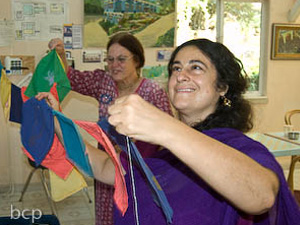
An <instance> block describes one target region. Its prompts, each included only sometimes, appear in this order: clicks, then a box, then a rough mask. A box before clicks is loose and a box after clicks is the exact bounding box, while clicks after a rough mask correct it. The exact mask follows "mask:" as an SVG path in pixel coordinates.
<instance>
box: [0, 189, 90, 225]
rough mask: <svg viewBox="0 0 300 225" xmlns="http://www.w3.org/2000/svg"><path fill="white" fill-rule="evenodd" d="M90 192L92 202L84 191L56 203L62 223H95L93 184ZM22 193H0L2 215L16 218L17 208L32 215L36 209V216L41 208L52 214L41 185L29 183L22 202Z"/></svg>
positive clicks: (64, 224) (77, 224) (73, 224)
mask: <svg viewBox="0 0 300 225" xmlns="http://www.w3.org/2000/svg"><path fill="white" fill-rule="evenodd" d="M88 192H89V196H90V198H91V199H92V202H91V203H89V200H88V198H87V196H86V193H85V192H83V191H79V192H77V193H75V194H74V195H72V196H70V197H68V198H66V199H64V200H62V201H60V202H56V203H55V207H56V210H57V217H58V219H59V221H60V224H61V225H94V224H95V216H94V215H95V213H94V188H93V185H91V186H89V187H88ZM20 195H21V193H20V192H15V193H2V194H0V217H1V216H9V217H11V216H13V218H16V217H17V216H18V212H17V210H19V211H20V212H22V211H25V210H26V212H28V213H27V215H31V214H32V211H33V210H34V211H35V212H36V214H35V215H36V217H38V215H39V212H38V210H41V211H42V214H43V215H46V214H51V208H50V205H49V202H48V201H47V197H46V194H45V192H44V190H43V189H42V186H41V185H39V184H36V185H29V187H28V190H27V191H26V193H25V195H24V198H23V201H22V202H19V198H20Z"/></svg>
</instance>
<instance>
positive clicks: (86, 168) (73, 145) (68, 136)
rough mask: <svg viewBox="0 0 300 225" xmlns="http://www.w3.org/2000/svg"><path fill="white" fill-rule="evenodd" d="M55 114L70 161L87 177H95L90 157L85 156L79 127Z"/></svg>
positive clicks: (63, 116)
mask: <svg viewBox="0 0 300 225" xmlns="http://www.w3.org/2000/svg"><path fill="white" fill-rule="evenodd" d="M53 114H54V115H55V116H56V118H57V119H58V121H59V124H60V128H61V131H62V135H63V139H64V145H65V150H66V153H67V157H68V159H69V160H70V161H71V162H72V163H73V164H74V165H76V167H78V169H80V170H81V171H82V172H84V173H85V174H86V175H88V176H90V177H93V171H92V167H91V165H90V162H89V159H88V155H87V154H85V145H84V143H83V140H82V137H81V135H80V133H79V131H78V129H77V126H76V125H75V124H74V122H73V121H72V120H71V119H69V118H67V117H66V116H65V115H63V114H62V113H60V112H58V111H55V110H53Z"/></svg>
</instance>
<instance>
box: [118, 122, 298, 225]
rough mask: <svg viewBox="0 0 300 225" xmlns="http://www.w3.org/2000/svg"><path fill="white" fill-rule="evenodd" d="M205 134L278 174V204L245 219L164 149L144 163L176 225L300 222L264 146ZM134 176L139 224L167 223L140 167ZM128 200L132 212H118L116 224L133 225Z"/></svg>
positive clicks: (238, 136) (230, 135)
mask: <svg viewBox="0 0 300 225" xmlns="http://www.w3.org/2000/svg"><path fill="white" fill-rule="evenodd" d="M203 133H204V134H206V135H208V136H210V137H212V138H214V139H216V140H218V141H220V142H222V143H224V144H227V145H229V146H231V147H233V148H235V149H238V150H239V151H241V152H242V153H243V154H246V155H248V156H249V157H251V158H252V159H254V160H255V161H257V162H258V163H260V164H261V165H262V166H264V167H267V168H269V169H271V170H272V171H274V172H275V173H276V174H277V176H278V178H279V180H280V189H279V193H278V196H277V200H276V203H275V205H274V206H273V207H272V209H271V210H269V211H268V212H267V213H264V214H262V215H259V216H251V215H244V214H242V213H241V212H240V211H239V210H237V209H236V208H235V207H234V206H233V205H231V204H230V202H228V201H227V200H226V199H224V198H223V197H222V196H221V195H219V194H218V193H216V192H215V191H214V190H213V189H212V188H211V187H210V186H208V185H207V184H206V183H205V182H204V181H203V180H202V179H201V178H199V176H198V175H196V174H195V173H194V172H193V171H192V170H191V169H189V168H188V167H187V166H186V165H185V164H184V163H182V162H181V161H180V160H178V158H177V157H175V156H174V155H173V154H172V153H171V152H169V151H168V150H163V151H160V152H158V153H157V154H156V155H155V156H153V157H151V158H146V159H145V162H146V163H147V165H148V166H149V168H150V169H151V171H152V172H153V174H154V175H155V176H156V177H157V179H158V182H159V183H160V184H161V187H162V189H163V190H164V192H165V193H166V196H167V198H168V200H169V202H170V205H171V207H172V208H173V210H174V217H173V222H172V225H194V224H201V225H212V224H216V225H237V224H245V223H244V222H247V223H246V224H252V225H294V224H298V223H299V221H300V211H299V206H298V205H297V203H296V201H295V198H294V197H293V195H292V193H291V192H290V190H289V188H288V185H287V183H286V180H285V177H284V174H283V171H282V169H281V167H280V165H279V164H278V162H277V161H276V159H275V158H274V156H273V155H272V154H271V153H270V152H269V151H268V150H267V149H266V148H265V147H264V146H263V145H261V144H260V143H259V142H256V141H254V140H252V139H250V138H248V137H247V136H245V135H244V134H242V133H241V132H239V131H236V130H234V129H229V128H218V129H211V130H208V131H204V132H203ZM134 172H135V175H136V176H135V183H136V195H137V201H138V212H139V222H140V224H143V225H152V224H166V220H165V218H164V216H163V214H162V213H161V211H160V209H159V208H158V207H157V206H156V204H155V203H154V202H153V201H152V198H151V191H150V190H149V187H148V185H146V184H145V182H144V179H145V178H144V176H143V174H141V173H139V170H138V169H137V168H135V169H134ZM125 179H126V184H127V188H129V187H130V185H131V184H130V179H129V177H128V175H126V176H125ZM128 199H129V206H128V211H127V213H126V214H125V216H124V217H122V216H121V215H120V214H119V212H118V211H116V210H114V222H115V224H118V225H122V224H135V218H134V212H133V202H132V196H131V193H130V192H129V198H128ZM247 220H248V221H247ZM242 222H243V223H242Z"/></svg>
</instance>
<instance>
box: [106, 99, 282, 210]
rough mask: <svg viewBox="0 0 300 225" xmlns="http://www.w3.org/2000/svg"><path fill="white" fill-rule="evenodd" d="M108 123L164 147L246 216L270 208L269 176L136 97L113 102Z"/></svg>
mask: <svg viewBox="0 0 300 225" xmlns="http://www.w3.org/2000/svg"><path fill="white" fill-rule="evenodd" d="M109 113H110V114H111V116H110V117H109V122H110V123H111V124H112V125H114V126H115V127H116V129H117V131H118V132H120V133H122V134H124V135H128V136H130V137H132V138H135V139H137V140H142V141H146V142H151V143H155V144H158V145H162V146H164V147H166V148H168V149H169V150H170V151H171V152H172V153H173V154H175V155H176V156H177V157H178V158H179V159H180V160H181V161H183V162H184V163H185V164H186V165H187V166H189V167H190V168H191V169H192V170H193V171H194V172H195V173H196V174H198V175H199V177H201V178H202V179H203V180H205V181H206V182H207V183H208V184H209V185H210V186H211V187H212V188H213V189H214V190H215V191H217V192H218V193H220V194H221V195H222V196H224V197H225V198H226V199H227V200H228V201H229V202H231V203H232V204H233V205H235V206H236V207H237V208H238V209H240V210H242V211H244V212H245V213H248V214H254V215H255V214H261V213H263V212H265V211H267V210H268V209H269V208H270V207H272V205H273V204H274V201H275V198H276V195H277V192H278V189H279V181H278V178H277V176H276V174H275V173H274V172H272V171H271V170H269V169H267V168H265V167H263V166H261V165H260V164H258V163H257V162H256V161H254V160H253V159H251V158H250V157H248V156H246V155H245V154H243V153H241V152H239V151H238V150H236V149H234V148H231V147H230V146H227V145H225V144H223V143H221V142H219V141H217V140H215V139H213V138H210V137H208V136H206V135H204V134H202V133H201V132H198V131H196V130H195V129H193V128H191V127H189V126H187V125H186V124H184V123H182V122H180V121H178V120H176V119H175V118H173V117H171V116H169V115H168V114H166V113H163V112H162V111H160V110H158V109H157V108H155V107H153V106H152V105H150V104H149V103H147V102H146V101H144V100H142V99H141V98H140V97H139V96H137V95H130V96H127V97H124V98H120V99H117V100H116V102H115V104H114V105H113V106H111V107H110V108H109Z"/></svg>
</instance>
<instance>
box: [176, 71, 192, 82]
mask: <svg viewBox="0 0 300 225" xmlns="http://www.w3.org/2000/svg"><path fill="white" fill-rule="evenodd" d="M187 80H189V74H188V71H186V70H185V69H183V70H181V71H180V72H179V73H178V74H177V81H178V82H182V81H187Z"/></svg>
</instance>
